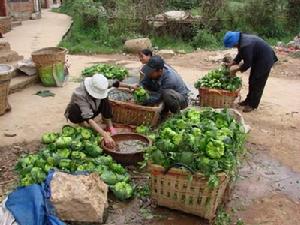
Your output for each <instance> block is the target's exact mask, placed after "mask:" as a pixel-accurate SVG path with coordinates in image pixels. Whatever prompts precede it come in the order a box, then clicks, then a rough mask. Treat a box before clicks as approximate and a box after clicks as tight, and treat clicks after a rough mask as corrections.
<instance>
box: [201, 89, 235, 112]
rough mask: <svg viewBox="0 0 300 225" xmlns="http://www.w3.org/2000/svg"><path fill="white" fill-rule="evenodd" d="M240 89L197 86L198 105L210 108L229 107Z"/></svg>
mask: <svg viewBox="0 0 300 225" xmlns="http://www.w3.org/2000/svg"><path fill="white" fill-rule="evenodd" d="M239 93H240V89H238V90H236V91H227V90H222V89H212V88H204V87H201V88H199V97H200V106H202V107H212V108H231V107H232V106H233V102H234V100H235V99H236V98H237V97H238V96H239Z"/></svg>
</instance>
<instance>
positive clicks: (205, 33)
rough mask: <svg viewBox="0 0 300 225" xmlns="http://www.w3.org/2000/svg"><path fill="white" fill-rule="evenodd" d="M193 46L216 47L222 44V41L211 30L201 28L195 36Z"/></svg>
mask: <svg viewBox="0 0 300 225" xmlns="http://www.w3.org/2000/svg"><path fill="white" fill-rule="evenodd" d="M192 46H193V47H194V48H202V49H215V48H218V47H220V46H221V42H220V41H219V40H218V39H217V38H216V37H215V35H214V34H212V33H211V32H210V31H209V30H206V29H203V30H199V31H198V33H197V35H196V36H195V37H194V38H193V41H192Z"/></svg>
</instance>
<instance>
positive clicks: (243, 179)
mask: <svg viewBox="0 0 300 225" xmlns="http://www.w3.org/2000/svg"><path fill="white" fill-rule="evenodd" d="M272 193H280V194H284V195H286V196H287V197H289V198H290V199H292V200H294V201H296V202H300V174H299V173H296V172H293V171H292V170H291V169H290V168H288V167H286V166H284V165H281V164H280V163H279V162H277V161H276V160H272V159H270V157H269V156H268V155H267V154H264V153H261V152H252V153H249V154H248V159H246V160H245V161H244V163H243V167H242V168H241V169H240V173H239V178H238V180H237V182H236V184H235V189H234V194H233V199H235V200H239V201H241V202H242V203H243V204H247V203H249V202H250V201H252V200H255V199H258V198H262V197H265V196H266V195H269V194H272ZM233 202H234V201H233Z"/></svg>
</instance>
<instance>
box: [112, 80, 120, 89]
mask: <svg viewBox="0 0 300 225" xmlns="http://www.w3.org/2000/svg"><path fill="white" fill-rule="evenodd" d="M112 86H113V87H115V88H119V87H120V81H118V80H117V81H115V82H114V83H113V85H112Z"/></svg>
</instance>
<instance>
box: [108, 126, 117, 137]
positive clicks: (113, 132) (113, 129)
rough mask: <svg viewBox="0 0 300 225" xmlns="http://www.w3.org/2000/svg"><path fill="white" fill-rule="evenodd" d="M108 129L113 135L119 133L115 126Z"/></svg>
mask: <svg viewBox="0 0 300 225" xmlns="http://www.w3.org/2000/svg"><path fill="white" fill-rule="evenodd" d="M107 131H108V132H109V133H110V134H111V135H115V134H116V133H117V131H116V129H115V128H114V127H109V128H108V129H107Z"/></svg>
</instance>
